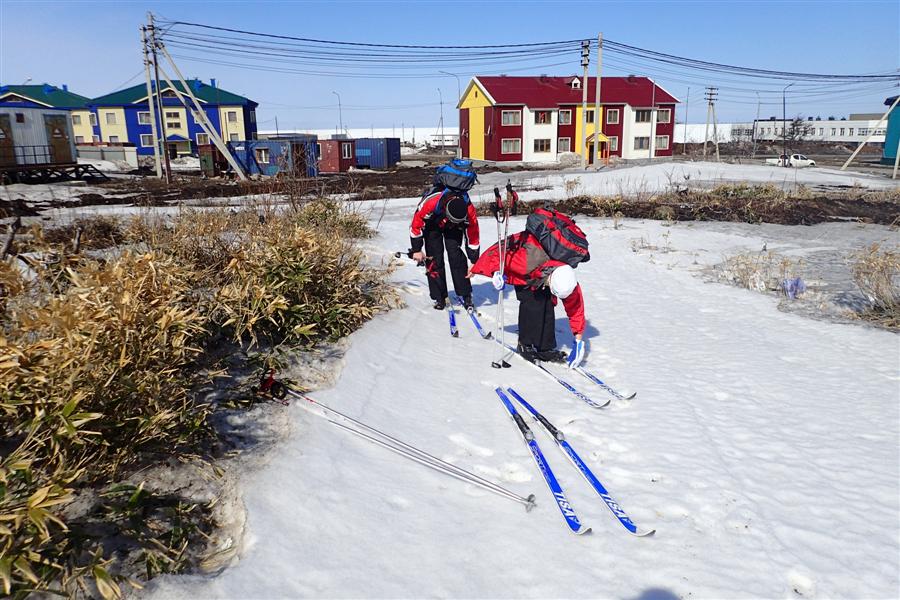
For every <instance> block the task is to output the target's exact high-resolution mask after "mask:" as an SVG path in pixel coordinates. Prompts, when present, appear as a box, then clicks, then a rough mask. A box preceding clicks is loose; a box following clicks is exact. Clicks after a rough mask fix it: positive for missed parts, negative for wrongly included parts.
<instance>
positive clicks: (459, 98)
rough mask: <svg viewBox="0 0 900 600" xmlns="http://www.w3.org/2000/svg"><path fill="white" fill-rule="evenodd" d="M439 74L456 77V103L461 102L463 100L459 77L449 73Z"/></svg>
mask: <svg viewBox="0 0 900 600" xmlns="http://www.w3.org/2000/svg"><path fill="white" fill-rule="evenodd" d="M438 73H443V74H444V75H450V76H452V77H456V101H457V102H459V101H460V100H462V87H461V86H460V85H459V75H455V74H453V73H448V72H447V71H438Z"/></svg>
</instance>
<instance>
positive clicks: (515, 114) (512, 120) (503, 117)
mask: <svg viewBox="0 0 900 600" xmlns="http://www.w3.org/2000/svg"><path fill="white" fill-rule="evenodd" d="M500 122H501V123H502V124H504V125H521V124H522V111H520V110H504V111H502V112H501V113H500Z"/></svg>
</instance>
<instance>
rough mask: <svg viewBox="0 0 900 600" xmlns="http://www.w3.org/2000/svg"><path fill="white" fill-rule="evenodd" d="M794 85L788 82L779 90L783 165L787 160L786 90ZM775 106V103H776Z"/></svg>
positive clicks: (787, 162) (786, 163)
mask: <svg viewBox="0 0 900 600" xmlns="http://www.w3.org/2000/svg"><path fill="white" fill-rule="evenodd" d="M792 85H794V84H793V83H789V84H787V85H786V86H784V89H783V90H781V154H782V155H783V156H785V159H784V164H783V165H782V166H783V167H786V166H788V164H789V161H788V160H787V158H786V157H787V90H788V88H789V87H791V86H792ZM776 106H777V105H776Z"/></svg>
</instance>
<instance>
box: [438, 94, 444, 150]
mask: <svg viewBox="0 0 900 600" xmlns="http://www.w3.org/2000/svg"><path fill="white" fill-rule="evenodd" d="M437 91H438V98H440V102H441V120H440V121H439V123H438V124H439V125H440V127H439V129H440V131H441V155H443V154H444V95H443V94H442V93H441V88H438V89H437Z"/></svg>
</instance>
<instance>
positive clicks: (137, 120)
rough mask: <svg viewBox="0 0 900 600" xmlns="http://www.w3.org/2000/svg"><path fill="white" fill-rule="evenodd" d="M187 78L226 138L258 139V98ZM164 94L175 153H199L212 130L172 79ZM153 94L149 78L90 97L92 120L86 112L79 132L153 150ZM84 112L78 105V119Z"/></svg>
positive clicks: (171, 147)
mask: <svg viewBox="0 0 900 600" xmlns="http://www.w3.org/2000/svg"><path fill="white" fill-rule="evenodd" d="M187 84H188V86H189V87H190V91H191V92H192V93H193V94H194V96H195V97H196V98H197V100H199V102H200V104H201V106H202V107H203V112H205V113H206V116H207V118H208V119H209V121H210V123H211V124H212V126H213V128H214V129H215V130H216V131H217V132H218V134H219V135H220V136H221V137H222V139H223V140H224V141H226V142H229V141H232V142H236V141H240V140H253V139H256V107H257V106H258V104H257V103H256V102H254V101H252V100H250V99H248V98H245V97H243V96H239V95H237V94H234V93H231V92H228V91H226V90H223V89H221V88H219V87H217V86H216V80H215V79H212V80H210V82H209V83H204V82H202V81H200V80H199V79H191V80H188V81H187ZM175 85H176V86H177V88H178V91H179V92H181V94H182V95H184V96H186V95H187V94H186V91H185V89H184V86H183V85H182V84H181V83H180V82H176V83H175ZM160 96H161V97H162V103H163V110H162V113H163V114H162V119H161V120H162V123H163V124H164V126H165V135H166V147H167V149H168V151H169V154H170V155H184V154H196V152H197V146H202V145H206V144H209V143H210V140H209V136H208V135H207V134H206V133H205V132H204V131H203V128H202V127H200V124H199V123H197V122H196V121H195V120H194V117H193V115H192V112H191V111H190V110H188V109H186V108H185V107H184V105H183V104H182V103H181V100H179V99H178V96H177V95H176V93H175V91H174V90H172V89H171V88H170V86H169V84H168V83H163V84H161V86H160ZM147 100H148V99H147V87H146V86H145V85H143V84H141V85H136V86H133V87H130V88H126V89H124V90H120V91H118V92H113V93H112V94H107V95H106V96H100V97H99V98H94V99H93V100H91V101H90V103H89V114H88V115H87V122H85V119H84V118H82V119H78V120H79V121H81V124H80V128H76V129H75V136H76V138H78V137H82V138H84V139H85V140H87V139H88V138H87V136H88V135H89V136H90V139H91V140H93V141H95V142H108V143H121V142H130V143H132V144H134V145H135V146H136V147H137V152H138V154H139V155H148V154H153V134H152V126H151V120H150V119H151V113H150V106H149V103H148V101H147ZM78 114H79V113H78V112H77V111H75V112H73V113H72V117H73V121H74V120H75V117H76V116H77V115H78ZM157 123H158V124H159V121H157ZM160 134H162V132H160Z"/></svg>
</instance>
